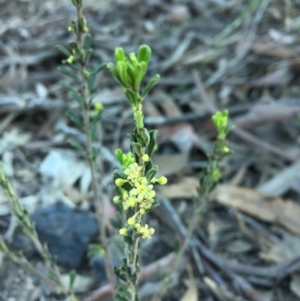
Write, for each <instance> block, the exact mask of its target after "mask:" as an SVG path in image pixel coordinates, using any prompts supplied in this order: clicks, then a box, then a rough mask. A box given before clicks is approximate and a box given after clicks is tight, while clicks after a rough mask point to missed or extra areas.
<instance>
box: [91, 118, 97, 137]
mask: <svg viewBox="0 0 300 301" xmlns="http://www.w3.org/2000/svg"><path fill="white" fill-rule="evenodd" d="M97 128H98V127H97V123H94V122H93V124H92V127H91V138H92V141H95V140H96V137H97Z"/></svg>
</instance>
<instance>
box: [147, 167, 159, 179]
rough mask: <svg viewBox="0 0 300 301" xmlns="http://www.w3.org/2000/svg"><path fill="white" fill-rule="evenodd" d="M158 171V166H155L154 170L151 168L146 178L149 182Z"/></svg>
mask: <svg viewBox="0 0 300 301" xmlns="http://www.w3.org/2000/svg"><path fill="white" fill-rule="evenodd" d="M157 171H158V168H157V166H155V167H153V168H151V169H150V170H148V171H147V173H146V178H147V180H148V181H149V182H150V181H151V180H152V179H153V178H154V176H155V174H156V173H157Z"/></svg>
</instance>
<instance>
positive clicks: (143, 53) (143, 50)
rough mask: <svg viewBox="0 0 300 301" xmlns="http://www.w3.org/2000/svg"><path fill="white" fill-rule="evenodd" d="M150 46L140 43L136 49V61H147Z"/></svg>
mask: <svg viewBox="0 0 300 301" xmlns="http://www.w3.org/2000/svg"><path fill="white" fill-rule="evenodd" d="M151 53H152V51H151V48H150V47H149V46H148V45H141V46H140V47H139V50H138V61H139V62H145V63H146V64H148V63H149V61H150V58H151Z"/></svg>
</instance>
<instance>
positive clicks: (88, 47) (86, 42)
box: [84, 33, 92, 51]
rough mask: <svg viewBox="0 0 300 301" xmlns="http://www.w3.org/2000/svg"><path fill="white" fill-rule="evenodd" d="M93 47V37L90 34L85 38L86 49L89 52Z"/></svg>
mask: <svg viewBox="0 0 300 301" xmlns="http://www.w3.org/2000/svg"><path fill="white" fill-rule="evenodd" d="M91 46H92V36H91V35H90V34H89V33H88V34H86V36H85V38H84V49H85V50H86V51H87V50H89V49H90V48H91Z"/></svg>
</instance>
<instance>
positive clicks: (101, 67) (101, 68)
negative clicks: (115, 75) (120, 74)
mask: <svg viewBox="0 0 300 301" xmlns="http://www.w3.org/2000/svg"><path fill="white" fill-rule="evenodd" d="M106 66H107V63H102V64H101V65H100V66H98V68H97V69H96V70H95V71H94V72H93V73H94V74H98V73H99V72H100V71H102V70H103V69H104V68H105V67H106Z"/></svg>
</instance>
